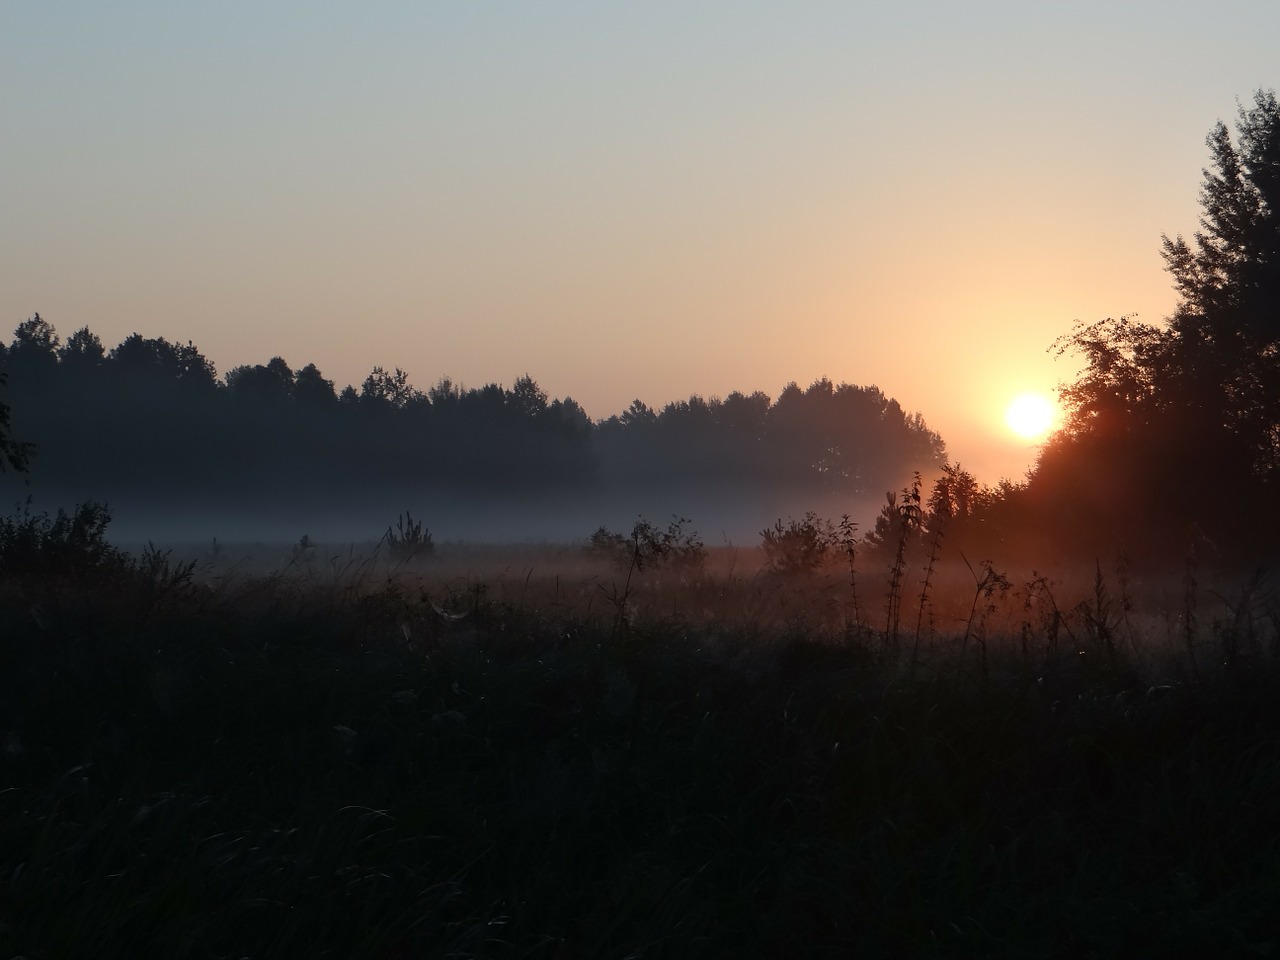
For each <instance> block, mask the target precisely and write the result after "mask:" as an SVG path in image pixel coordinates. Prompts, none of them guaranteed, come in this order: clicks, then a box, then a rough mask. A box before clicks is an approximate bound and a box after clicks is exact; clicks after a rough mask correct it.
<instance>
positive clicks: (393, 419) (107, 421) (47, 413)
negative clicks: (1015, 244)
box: [0, 314, 945, 510]
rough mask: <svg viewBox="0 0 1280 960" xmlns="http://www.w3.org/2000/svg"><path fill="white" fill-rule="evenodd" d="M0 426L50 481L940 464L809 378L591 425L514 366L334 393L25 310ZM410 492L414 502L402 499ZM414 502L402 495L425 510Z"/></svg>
mask: <svg viewBox="0 0 1280 960" xmlns="http://www.w3.org/2000/svg"><path fill="white" fill-rule="evenodd" d="M0 370H3V373H4V374H5V375H6V377H7V380H8V386H7V391H6V402H7V403H8V405H9V406H10V407H11V408H12V424H11V434H12V436H13V437H15V438H17V439H20V440H23V441H30V442H32V443H33V445H34V448H35V455H34V457H33V458H32V460H31V465H30V466H31V471H30V477H31V484H32V486H33V487H35V488H38V489H40V490H42V491H46V492H53V493H55V494H56V495H59V496H61V497H63V498H69V499H80V498H85V497H93V498H99V499H101V498H105V499H108V500H110V499H112V498H114V497H119V496H128V497H130V498H133V499H136V498H138V497H148V496H152V497H156V498H161V499H166V500H167V499H172V497H173V496H174V493H175V491H181V493H182V495H183V496H184V497H196V498H199V497H205V498H214V499H217V500H219V501H220V502H225V501H227V500H228V499H229V500H232V501H236V500H254V501H263V500H271V499H273V498H288V499H290V500H291V501H295V502H296V501H298V500H299V499H301V500H306V499H307V498H310V497H315V498H317V500H318V501H321V500H322V501H325V502H328V503H332V502H334V497H335V494H339V493H340V494H341V495H342V496H345V497H347V498H348V499H349V500H350V501H352V502H355V501H358V500H359V499H360V498H361V497H364V496H367V495H369V494H370V493H373V492H377V491H384V490H388V489H396V490H420V491H424V492H429V491H462V492H466V493H467V494H468V495H478V496H483V495H485V494H490V493H501V494H503V495H504V496H507V497H508V498H510V497H516V498H519V497H521V496H528V497H529V498H531V499H536V498H538V497H539V496H542V495H547V494H551V493H554V494H556V495H567V496H574V495H582V494H585V493H592V494H597V495H610V494H618V495H620V496H623V495H632V494H637V493H639V492H644V493H645V495H647V496H649V497H650V498H651V499H652V500H654V501H658V500H661V499H662V498H663V497H664V496H667V495H670V494H672V493H674V492H676V491H689V490H696V491H698V492H699V494H700V495H702V496H712V497H716V496H727V497H730V498H734V499H737V500H742V501H744V502H749V501H750V500H751V498H752V497H753V496H756V495H760V496H764V495H766V494H767V495H769V496H770V497H774V498H776V497H777V495H778V494H779V493H786V494H787V495H788V497H791V498H794V500H795V502H803V501H804V500H805V498H809V497H818V496H832V497H837V498H840V497H843V498H854V497H865V496H878V495H879V494H880V493H881V492H882V491H883V490H885V489H887V488H889V487H893V486H896V485H898V484H900V483H901V482H902V480H903V478H904V477H906V476H909V475H910V473H911V471H912V470H915V469H926V470H927V469H930V468H933V467H937V466H939V465H940V464H942V463H943V462H945V450H944V446H943V443H942V440H941V438H940V437H939V436H938V434H937V433H935V432H934V431H932V430H930V429H929V428H928V427H927V426H926V424H925V423H924V421H923V420H922V419H921V417H920V416H919V415H918V414H909V413H906V412H905V411H904V410H903V409H902V407H901V406H900V405H899V404H898V403H897V402H896V401H895V400H893V399H891V398H888V397H886V396H885V395H884V394H883V393H882V392H881V391H880V390H879V389H878V388H876V387H855V386H850V385H848V384H834V383H832V382H831V381H830V380H826V379H823V380H819V381H817V382H815V383H813V384H812V385H810V386H809V387H808V388H806V389H801V388H800V387H798V386H796V385H795V384H790V385H788V386H787V387H786V388H785V389H784V390H783V391H782V393H781V394H780V395H779V396H778V398H777V399H776V400H775V399H772V398H770V397H769V396H767V395H766V394H764V393H760V392H755V393H751V394H744V393H737V392H735V393H732V394H730V395H729V396H728V397H725V398H724V399H719V398H711V399H703V398H701V397H698V396H693V397H690V398H689V399H688V400H683V401H678V402H673V403H669V404H667V405H666V406H665V407H663V408H661V409H654V408H651V407H649V406H646V405H645V404H643V403H641V402H640V401H639V400H637V401H635V402H634V403H633V404H631V406H630V407H629V408H628V409H627V410H626V411H624V412H623V413H621V414H620V415H617V416H611V417H609V418H607V419H605V420H602V421H600V422H593V421H592V420H591V418H590V417H589V416H588V415H587V413H586V412H585V411H584V410H583V408H582V407H581V406H580V405H579V404H578V403H576V402H575V401H574V400H573V399H571V398H568V397H565V398H563V399H552V398H550V397H548V395H547V393H546V392H545V391H544V390H543V389H542V388H541V387H539V385H538V384H537V382H535V381H534V380H533V379H532V378H531V377H529V376H527V375H526V376H524V377H521V378H520V379H518V380H516V381H515V383H514V384H512V386H511V387H510V388H507V387H504V386H502V385H499V384H497V383H489V384H485V385H484V386H482V387H478V388H464V387H462V386H460V385H458V384H455V383H453V382H451V381H449V380H447V379H446V380H441V381H439V382H438V383H437V384H435V385H434V386H433V387H431V388H429V389H427V390H420V389H418V388H417V387H415V386H414V385H413V384H411V383H410V382H409V378H408V376H407V375H406V374H405V372H404V371H403V370H401V369H399V368H395V369H392V370H386V369H384V368H382V367H375V368H374V369H373V371H372V372H371V373H370V374H369V376H368V377H366V378H365V380H364V382H363V383H362V384H361V385H360V386H359V388H356V387H354V386H347V387H345V388H343V389H341V390H338V389H336V388H335V385H334V382H333V381H332V380H329V379H327V378H325V377H324V375H323V374H322V372H321V371H320V370H319V369H318V368H317V367H316V366H315V364H307V365H306V366H304V367H302V368H301V369H297V370H295V369H293V368H292V367H291V366H290V365H289V364H288V363H287V362H286V361H285V360H283V359H282V358H280V357H275V358H272V359H271V360H270V361H269V362H267V363H265V364H257V365H251V366H238V367H235V368H233V369H232V370H230V371H228V372H227V373H226V375H225V377H219V376H218V373H217V371H216V370H215V369H214V366H213V364H212V363H211V362H210V361H209V360H208V358H207V357H205V356H204V355H203V354H202V353H201V352H200V350H199V349H198V348H197V347H196V346H195V345H194V344H192V343H186V344H181V343H173V342H170V341H168V340H166V339H164V338H146V337H143V336H141V335H140V334H134V335H132V336H130V337H128V338H127V339H125V340H124V341H123V342H121V343H119V344H117V345H116V346H114V347H112V348H110V349H108V348H107V347H106V346H105V345H104V344H103V342H102V340H101V339H100V338H99V337H98V336H97V335H96V334H94V333H93V332H92V331H91V330H90V329H88V328H87V327H86V328H82V329H80V330H78V331H76V332H75V333H73V334H71V335H70V336H69V337H67V338H66V339H65V340H63V339H62V338H61V337H60V335H59V334H58V332H57V330H56V329H55V328H54V326H53V325H52V324H51V323H49V322H48V321H46V320H45V319H44V318H42V317H40V316H39V315H38V314H37V315H36V316H34V317H32V318H30V319H28V320H26V321H24V322H22V323H21V324H20V325H19V326H18V327H17V329H16V330H15V332H14V335H13V339H12V341H11V343H10V344H9V345H8V346H4V345H0ZM415 505H416V504H415ZM429 507H430V504H429V503H424V504H422V505H421V506H420V509H422V510H427V509H429Z"/></svg>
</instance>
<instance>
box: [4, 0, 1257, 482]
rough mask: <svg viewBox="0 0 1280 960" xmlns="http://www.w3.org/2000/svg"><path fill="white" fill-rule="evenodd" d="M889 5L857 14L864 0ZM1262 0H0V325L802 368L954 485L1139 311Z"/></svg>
mask: <svg viewBox="0 0 1280 960" xmlns="http://www.w3.org/2000/svg"><path fill="white" fill-rule="evenodd" d="M891 7H892V9H890V8H891ZM1277 37H1280V3H1259V2H1257V0H1248V2H1240V0H1219V2H1217V3H1214V4H1212V5H1210V4H1208V3H1202V4H1199V5H1190V4H1187V3H1182V2H1176V0H1161V2H1147V0H1141V2H1120V0H1107V2H1105V3H1104V2H1095V0H1077V2H1074V3H1071V4H1067V3H1053V4H1049V3H1027V2H1025V0H1018V2H1013V0H1010V2H996V0H972V2H968V3H956V2H954V0H951V2H898V3H895V4H892V5H891V4H887V3H874V4H872V3H854V2H840V3H836V2H829V3H816V2H810V3H804V2H791V3H786V4H783V3H768V4H765V3H758V2H751V0H734V2H722V0H712V2H701V3H695V2H682V3H672V2H663V0H652V2H645V3H643V4H641V3H633V4H626V5H624V4H617V3H600V2H592V3H587V2H575V3H567V2H559V0H550V2H546V3H528V2H522V3H510V2H508V3H485V2H467V3H464V2H461V0H457V2H453V3H443V2H438V3H427V2H422V3H410V2H406V0H401V2H385V0H365V2H361V3H354V2H348V3H333V2H317V0H309V2H306V3H302V2H264V0H255V2H241V0H207V2H202V3H196V2H186V0H147V2H142V0H114V2H111V3H102V2H93V3H89V2H70V0H69V2H56V0H50V2H36V0H0V90H2V91H3V95H2V96H0V323H2V324H3V325H4V329H6V330H12V328H13V327H15V326H17V325H18V324H19V323H20V322H21V321H22V320H24V319H26V318H27V317H29V316H31V314H32V313H34V312H36V311H39V312H40V314H41V315H42V316H44V317H45V318H46V319H47V320H49V321H50V322H52V323H53V324H55V326H57V327H58V329H59V331H60V332H61V333H62V334H63V335H66V334H69V333H71V332H72V331H74V330H75V329H77V328H79V327H81V326H84V325H86V324H87V325H88V326H90V327H91V328H92V329H93V330H94V331H95V332H97V333H98V334H99V335H100V336H101V337H102V338H103V340H104V341H105V342H106V343H107V345H108V346H111V345H114V344H115V343H117V342H119V340H121V339H123V338H124V337H125V336H127V335H128V334H130V333H132V332H134V331H137V332H139V333H142V334H143V335H145V336H164V337H167V338H169V339H171V340H180V341H184V342H185V341H187V340H193V341H195V343H196V344H197V345H198V346H200V347H201V348H202V349H203V350H204V352H205V353H206V354H207V355H208V356H209V357H210V358H211V359H212V360H213V361H214V363H215V364H216V365H217V367H218V370H219V372H220V373H225V372H226V370H227V369H229V368H230V367H232V366H235V365H237V364H240V363H264V362H266V360H268V359H269V358H270V357H272V356H274V355H281V356H283V357H284V358H285V359H286V360H288V361H289V362H290V363H291V364H292V365H293V366H294V367H295V368H297V367H301V366H303V365H304V364H306V363H308V362H315V363H316V364H318V365H319V366H320V368H321V370H322V371H323V372H324V374H325V375H326V376H328V377H330V378H333V379H335V380H336V381H337V383H338V386H339V387H342V386H343V385H345V384H347V383H355V384H357V385H358V384H359V383H360V381H361V380H363V379H364V377H365V375H366V374H367V373H368V372H369V370H370V369H371V368H372V367H373V366H374V365H375V364H378V365H382V366H385V367H388V368H389V367H392V366H400V367H403V368H404V369H406V370H407V371H408V372H409V374H410V378H411V380H412V381H413V382H414V383H415V384H416V385H417V386H419V387H422V388H425V387H427V386H430V385H431V384H432V383H434V382H435V381H436V380H438V379H439V378H440V377H442V376H449V377H452V378H453V379H454V380H455V381H460V382H462V383H464V384H465V385H467V386H479V385H481V384H483V383H485V382H488V381H498V382H502V383H504V384H507V385H510V384H511V382H512V381H513V380H514V379H515V378H516V377H518V376H520V375H521V374H524V373H526V372H527V373H529V374H531V375H532V376H533V377H534V378H535V379H536V380H537V381H538V382H539V383H540V384H541V385H542V387H543V388H544V389H545V390H547V391H548V392H549V393H550V394H552V395H553V396H565V395H568V396H572V397H573V398H574V399H576V400H578V401H579V402H580V403H582V404H583V406H584V407H585V408H586V409H587V412H588V413H590V414H591V415H592V416H593V417H596V418H600V417H605V416H608V415H610V414H612V413H618V412H621V411H622V410H623V409H624V408H625V406H626V405H627V404H628V403H629V402H630V401H631V400H632V399H633V398H636V397H638V398H640V399H642V400H644V401H645V402H646V403H649V404H651V405H654V406H661V405H662V404H664V403H666V402H668V401H669V400H673V399H680V398H684V397H687V396H688V395H689V394H691V393H699V394H702V395H704V396H712V395H721V396H723V395H724V394H727V393H728V392H730V391H732V390H735V389H738V390H744V391H751V390H755V389H761V390H764V391H765V392H767V393H769V394H770V395H771V396H777V394H778V392H779V391H780V390H781V388H782V387H783V386H784V385H785V384H786V383H787V382H788V381H790V380H795V381H798V382H799V383H800V384H801V385H802V386H804V385H807V384H808V383H809V382H810V381H812V380H813V379H815V378H817V377H820V376H828V377H830V378H831V379H833V380H835V381H841V380H843V381H848V382H851V383H857V384H869V383H875V384H878V385H879V386H880V387H881V388H882V389H884V390H885V392H886V393H888V394H890V395H892V396H895V397H897V398H898V399H899V400H900V401H901V402H902V404H903V406H904V407H906V408H907V409H909V410H918V411H920V412H921V413H922V414H923V415H924V417H925V419H926V421H927V422H928V423H929V425H930V426H932V427H934V428H935V429H937V430H939V431H940V432H941V433H942V435H943V437H944V439H945V440H946V441H947V444H948V447H949V449H950V452H951V455H952V458H953V459H958V460H959V461H960V462H961V463H962V464H963V465H965V466H966V467H969V468H971V469H973V470H974V471H975V472H976V473H977V474H978V476H979V477H980V479H983V480H986V481H989V482H994V481H995V480H997V479H999V477H1000V476H1009V477H1013V478H1018V477H1021V476H1022V474H1023V472H1024V471H1025V470H1026V468H1027V467H1028V466H1029V464H1030V462H1031V461H1032V459H1033V456H1034V448H1032V447H1029V446H1028V445H1027V442H1026V441H1023V440H1017V439H1015V438H1014V436H1013V434H1012V433H1011V432H1010V431H1009V429H1008V428H1007V427H1006V426H1005V424H1004V421H1003V416H1002V414H1003V410H1004V407H1005V405H1006V403H1007V402H1008V401H1009V400H1010V399H1011V398H1012V396H1013V395H1014V394H1016V393H1018V392H1021V391H1024V390H1052V389H1053V388H1054V386H1055V384H1056V383H1057V382H1058V381H1059V380H1061V379H1071V378H1073V376H1074V374H1075V371H1076V366H1075V365H1074V364H1073V363H1072V362H1070V361H1069V360H1067V361H1063V360H1059V361H1056V362H1055V361H1054V360H1053V358H1052V356H1051V355H1050V354H1049V353H1048V352H1046V349H1047V348H1048V347H1049V345H1050V343H1051V342H1052V341H1053V340H1054V338H1055V337H1057V336H1059V335H1060V334H1064V333H1067V332H1069V330H1070V329H1071V326H1072V323H1073V321H1075V320H1077V319H1078V320H1082V321H1086V322H1089V321H1093V320H1098V319H1101V318H1103V317H1106V316H1114V315H1120V314H1125V313H1136V314H1138V315H1139V317H1140V318H1141V319H1145V320H1152V321H1154V320H1159V319H1161V318H1163V317H1164V316H1166V315H1167V314H1168V313H1169V312H1170V310H1171V309H1172V307H1173V304H1174V297H1173V293H1172V291H1171V289H1170V285H1169V282H1168V278H1167V276H1166V274H1165V273H1164V272H1163V263H1162V261H1161V259H1160V255H1159V247H1160V234H1161V233H1162V232H1166V233H1169V234H1171V235H1172V234H1176V233H1187V234H1189V233H1191V232H1192V231H1193V230H1194V229H1195V228H1196V218H1197V215H1198V207H1197V194H1198V190H1199V183H1200V170H1201V168H1202V167H1203V166H1204V165H1205V164H1206V163H1207V161H1208V153H1207V150H1206V148H1205V145H1204V138H1205V135H1206V134H1207V133H1208V132H1209V130H1210V128H1211V126H1212V125H1213V123H1214V122H1215V121H1216V120H1217V119H1219V118H1221V119H1224V120H1227V121H1228V122H1230V121H1232V120H1233V119H1234V116H1235V109H1236V100H1237V99H1240V100H1242V101H1247V100H1249V99H1250V98H1251V96H1252V93H1253V91H1254V90H1255V89H1257V88H1259V87H1264V88H1272V87H1275V86H1277V85H1280V78H1278V77H1277V72H1276V68H1277V64H1278V63H1280V45H1278V44H1277Z"/></svg>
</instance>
